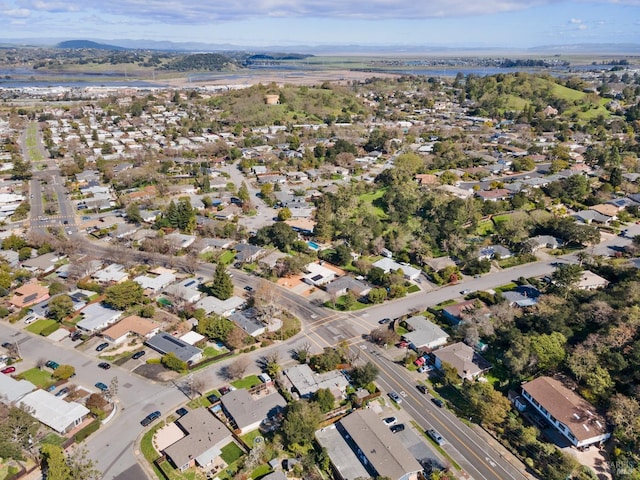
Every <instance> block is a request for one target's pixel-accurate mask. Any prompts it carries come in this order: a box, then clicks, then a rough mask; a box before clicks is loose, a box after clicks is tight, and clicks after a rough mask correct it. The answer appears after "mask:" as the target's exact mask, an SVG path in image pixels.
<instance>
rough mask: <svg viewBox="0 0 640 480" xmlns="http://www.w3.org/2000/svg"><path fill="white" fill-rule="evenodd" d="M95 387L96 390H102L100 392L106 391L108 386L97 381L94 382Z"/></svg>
mask: <svg viewBox="0 0 640 480" xmlns="http://www.w3.org/2000/svg"><path fill="white" fill-rule="evenodd" d="M95 387H96V388H97V389H98V390H100V391H102V392H106V391H107V390H109V387H107V386H106V385H105V384H104V383H102V382H98V383H96V384H95Z"/></svg>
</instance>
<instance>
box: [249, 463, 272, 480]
mask: <svg viewBox="0 0 640 480" xmlns="http://www.w3.org/2000/svg"><path fill="white" fill-rule="evenodd" d="M269 473H271V467H270V466H269V464H268V463H265V464H264V465H260V466H259V467H258V468H256V469H255V470H254V471H253V472H251V475H250V477H251V478H253V479H257V478H261V477H264V476H265V475H267V474H269Z"/></svg>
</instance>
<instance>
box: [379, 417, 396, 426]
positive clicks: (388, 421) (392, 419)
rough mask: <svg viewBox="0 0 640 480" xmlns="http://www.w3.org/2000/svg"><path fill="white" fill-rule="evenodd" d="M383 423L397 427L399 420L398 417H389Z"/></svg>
mask: <svg viewBox="0 0 640 480" xmlns="http://www.w3.org/2000/svg"><path fill="white" fill-rule="evenodd" d="M382 421H383V422H384V424H385V425H387V426H391V425H395V424H396V423H398V419H397V418H396V417H387V418H385V419H384V420H382Z"/></svg>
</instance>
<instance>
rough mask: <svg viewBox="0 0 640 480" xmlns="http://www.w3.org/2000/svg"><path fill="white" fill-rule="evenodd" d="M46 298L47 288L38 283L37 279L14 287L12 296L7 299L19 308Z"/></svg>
mask: <svg viewBox="0 0 640 480" xmlns="http://www.w3.org/2000/svg"><path fill="white" fill-rule="evenodd" d="M48 298H49V289H48V288H47V287H45V286H43V285H40V284H39V283H38V281H37V280H31V281H29V282H27V283H25V284H24V285H21V286H20V287H18V288H16V290H15V292H14V294H13V296H12V297H11V299H10V300H9V303H10V304H11V305H12V306H13V307H15V308H16V309H18V310H20V309H22V308H26V307H30V306H31V305H35V304H36V303H40V302H42V301H44V300H47V299H48Z"/></svg>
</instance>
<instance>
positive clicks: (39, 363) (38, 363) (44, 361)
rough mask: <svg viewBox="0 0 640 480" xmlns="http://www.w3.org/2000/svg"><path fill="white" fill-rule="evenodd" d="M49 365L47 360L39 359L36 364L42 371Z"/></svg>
mask: <svg viewBox="0 0 640 480" xmlns="http://www.w3.org/2000/svg"><path fill="white" fill-rule="evenodd" d="M46 364H47V359H46V358H42V357H41V358H39V359H38V361H37V362H36V366H37V367H38V368H39V369H40V370H42V368H43V367H44V366H45V365H46Z"/></svg>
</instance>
